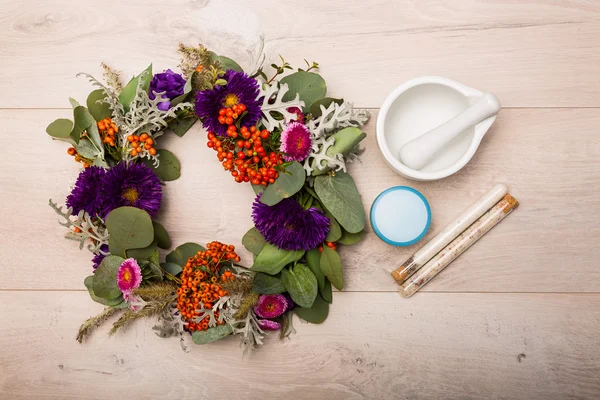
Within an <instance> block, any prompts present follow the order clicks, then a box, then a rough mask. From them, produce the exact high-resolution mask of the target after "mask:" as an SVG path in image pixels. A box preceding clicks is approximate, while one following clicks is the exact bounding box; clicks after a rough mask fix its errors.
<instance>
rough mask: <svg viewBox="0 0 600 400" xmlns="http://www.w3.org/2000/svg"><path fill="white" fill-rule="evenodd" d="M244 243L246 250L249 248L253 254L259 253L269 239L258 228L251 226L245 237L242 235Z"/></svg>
mask: <svg viewBox="0 0 600 400" xmlns="http://www.w3.org/2000/svg"><path fill="white" fill-rule="evenodd" d="M242 244H243V245H244V247H245V248H246V250H248V251H249V252H251V253H252V254H256V255H258V254H260V252H261V251H262V249H263V247H265V244H267V241H266V240H265V238H264V237H263V236H262V235H261V234H260V232H259V231H258V229H256V228H250V230H249V231H248V232H246V234H245V235H244V237H242Z"/></svg>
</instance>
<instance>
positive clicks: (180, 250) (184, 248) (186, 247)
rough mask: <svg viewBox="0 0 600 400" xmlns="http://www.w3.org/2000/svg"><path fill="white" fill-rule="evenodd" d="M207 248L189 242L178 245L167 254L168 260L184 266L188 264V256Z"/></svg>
mask: <svg viewBox="0 0 600 400" xmlns="http://www.w3.org/2000/svg"><path fill="white" fill-rule="evenodd" d="M205 250H206V249H205V248H204V247H202V246H200V245H199V244H197V243H192V242H187V243H184V244H182V245H181V246H178V247H177V248H176V249H175V250H173V251H172V252H170V253H169V254H167V258H166V261H167V262H168V263H175V264H177V265H181V266H182V267H183V266H184V265H185V264H187V262H188V258H190V257H191V256H193V255H196V253H197V252H199V251H205Z"/></svg>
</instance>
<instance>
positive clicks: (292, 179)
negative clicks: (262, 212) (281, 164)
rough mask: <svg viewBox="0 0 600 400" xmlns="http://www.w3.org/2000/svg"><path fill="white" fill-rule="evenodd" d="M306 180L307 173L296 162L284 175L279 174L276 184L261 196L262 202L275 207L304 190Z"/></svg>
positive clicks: (267, 188)
mask: <svg viewBox="0 0 600 400" xmlns="http://www.w3.org/2000/svg"><path fill="white" fill-rule="evenodd" d="M305 180H306V171H305V170H304V168H303V167H302V165H301V164H300V163H299V162H298V161H294V162H293V163H292V164H290V165H289V166H288V167H287V168H286V170H285V172H284V173H281V172H280V173H279V177H278V178H277V179H276V180H275V183H272V184H270V185H269V186H267V187H266V188H265V190H264V192H263V194H262V195H261V196H260V201H261V203H263V204H266V205H268V206H274V205H275V204H277V203H279V202H280V201H281V200H283V199H287V198H288V197H291V196H293V195H294V194H296V193H297V192H298V191H299V190H300V189H302V186H304V181H305Z"/></svg>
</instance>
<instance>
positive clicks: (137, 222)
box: [106, 207, 154, 256]
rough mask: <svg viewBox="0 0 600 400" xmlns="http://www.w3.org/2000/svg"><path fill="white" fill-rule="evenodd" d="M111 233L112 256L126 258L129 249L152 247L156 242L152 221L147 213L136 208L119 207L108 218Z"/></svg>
mask: <svg viewBox="0 0 600 400" xmlns="http://www.w3.org/2000/svg"><path fill="white" fill-rule="evenodd" d="M106 228H107V229H108V232H109V233H110V239H109V242H108V247H109V249H110V253H111V254H115V255H122V256H125V251H126V250H129V249H141V248H144V247H147V246H150V244H151V243H152V241H153V240H154V228H153V227H152V220H151V219H150V216H149V215H148V213H147V212H145V211H144V210H140V209H139V208H135V207H119V208H117V209H115V210H113V211H111V212H110V214H108V217H106Z"/></svg>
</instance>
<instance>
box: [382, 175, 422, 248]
mask: <svg viewBox="0 0 600 400" xmlns="http://www.w3.org/2000/svg"><path fill="white" fill-rule="evenodd" d="M370 219H371V226H372V227H373V230H374V231H375V233H376V234H377V236H379V238H380V239H381V240H383V241H384V242H386V243H388V244H391V245H394V246H410V245H411V244H414V243H416V242H418V241H419V240H421V239H422V238H423V236H425V234H426V233H427V231H428V230H429V225H430V224H431V209H430V208H429V203H428V202H427V200H426V199H425V197H424V196H423V195H422V194H421V193H420V192H419V191H417V190H415V189H413V188H410V187H408V186H394V187H391V188H389V189H387V190H385V191H383V192H381V193H380V194H379V196H377V198H376V199H375V201H374V202H373V205H372V206H371V213H370Z"/></svg>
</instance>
